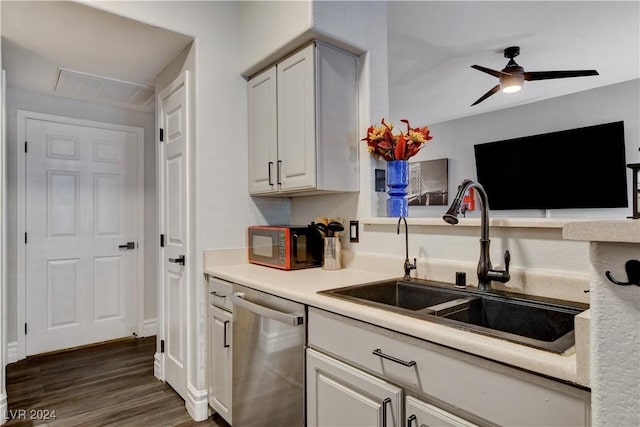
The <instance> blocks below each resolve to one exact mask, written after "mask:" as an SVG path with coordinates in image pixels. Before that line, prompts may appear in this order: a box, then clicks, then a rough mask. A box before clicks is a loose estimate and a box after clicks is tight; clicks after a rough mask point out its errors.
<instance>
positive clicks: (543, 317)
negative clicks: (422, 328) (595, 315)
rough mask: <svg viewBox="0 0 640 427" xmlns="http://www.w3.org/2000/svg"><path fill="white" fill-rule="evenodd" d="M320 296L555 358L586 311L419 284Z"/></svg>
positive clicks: (401, 282) (569, 341) (352, 288)
mask: <svg viewBox="0 0 640 427" xmlns="http://www.w3.org/2000/svg"><path fill="white" fill-rule="evenodd" d="M320 293H321V294H325V295H330V296H333V297H337V298H341V299H346V300H348V301H351V302H355V303H358V304H365V305H368V306H372V307H378V308H382V309H385V310H389V311H395V312H398V313H402V314H406V315H409V316H412V317H417V318H420V319H424V320H429V321H433V322H437V323H443V324H447V325H449V326H453V327H457V328H460V329H465V330H469V331H473V332H477V333H481V334H484V335H489V336H493V337H497V338H501V339H505V340H508V341H512V342H516V343H519V344H524V345H528V346H531V347H535V348H540V349H543V350H547V351H552V352H555V353H562V352H564V351H566V350H567V349H569V348H570V347H571V346H573V345H574V343H575V336H574V317H575V315H576V314H578V313H580V312H582V311H584V310H586V309H587V308H589V306H588V305H586V304H580V303H575V302H570V301H561V300H553V299H548V298H540V297H529V296H523V295H519V294H510V293H505V292H497V291H492V292H482V291H478V290H477V289H475V288H466V289H458V288H454V287H453V286H452V285H448V284H446V283H441V282H433V281H427V280H419V279H412V280H410V281H405V280H389V281H383V282H374V283H367V284H364V285H356V286H349V287H345V288H338V289H331V290H328V291H323V292H320Z"/></svg>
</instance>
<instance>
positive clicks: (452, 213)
mask: <svg viewBox="0 0 640 427" xmlns="http://www.w3.org/2000/svg"><path fill="white" fill-rule="evenodd" d="M470 188H475V189H476V190H477V192H478V195H479V196H480V259H479V260H478V289H480V290H482V291H490V290H491V281H492V280H495V281H498V282H502V283H506V282H507V281H509V279H510V278H511V276H510V274H509V262H510V260H511V255H510V254H509V251H506V252H505V256H504V259H505V270H494V269H493V268H492V266H491V255H490V252H489V247H490V245H491V240H490V239H489V199H488V197H487V193H486V192H485V191H484V187H483V186H482V185H481V184H480V183H477V182H474V181H472V180H470V179H465V180H464V181H462V184H460V186H459V187H458V194H456V197H455V198H454V199H453V202H452V203H451V206H449V209H448V210H447V212H446V213H445V214H444V215H443V216H442V219H443V220H444V221H445V222H447V223H449V224H451V225H455V224H457V223H458V211H459V210H460V204H461V203H462V199H463V198H464V195H465V193H466V192H467V191H469V189H470Z"/></svg>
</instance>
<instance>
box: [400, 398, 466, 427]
mask: <svg viewBox="0 0 640 427" xmlns="http://www.w3.org/2000/svg"><path fill="white" fill-rule="evenodd" d="M404 414H405V418H406V420H407V427H423V426H428V427H473V426H475V424H471V423H470V422H467V421H465V420H463V419H462V418H459V417H456V416H455V415H453V414H450V413H448V412H447V411H445V410H443V409H440V408H438V407H436V406H433V405H431V404H429V403H427V402H424V401H422V400H420V399H417V398H415V397H413V396H407V397H406V399H405V402H404Z"/></svg>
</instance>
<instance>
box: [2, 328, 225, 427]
mask: <svg viewBox="0 0 640 427" xmlns="http://www.w3.org/2000/svg"><path fill="white" fill-rule="evenodd" d="M154 352H155V337H150V338H141V339H130V340H125V341H119V342H113V343H107V344H102V345H96V346H93V347H86V348H82V349H78V350H72V351H68V352H63V353H56V354H49V355H44V356H35V357H30V358H27V359H26V360H23V361H20V362H17V363H12V364H11V365H8V366H7V395H8V400H9V411H8V414H7V415H8V416H9V418H10V419H9V421H8V422H7V424H6V425H7V426H37V425H50V426H64V427H72V426H118V427H121V426H132V427H133V426H136V427H137V426H180V427H188V426H214V427H229V426H228V424H227V423H225V421H224V420H222V418H220V417H219V416H218V415H214V416H213V417H209V419H208V420H206V421H203V422H199V423H196V422H195V421H193V420H192V419H191V417H189V414H187V410H186V409H185V407H184V401H183V400H182V399H181V398H180V397H179V396H178V394H177V393H175V392H174V391H173V390H172V389H171V387H169V386H168V385H166V384H165V383H163V382H161V381H159V380H158V379H156V378H155V377H154V376H153V354H154ZM53 416H55V418H53Z"/></svg>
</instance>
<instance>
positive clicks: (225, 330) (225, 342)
mask: <svg viewBox="0 0 640 427" xmlns="http://www.w3.org/2000/svg"><path fill="white" fill-rule="evenodd" d="M228 325H229V321H228V320H225V321H224V324H223V325H222V329H223V331H224V334H223V337H222V346H223V347H224V348H229V344H228V343H227V327H228Z"/></svg>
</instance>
